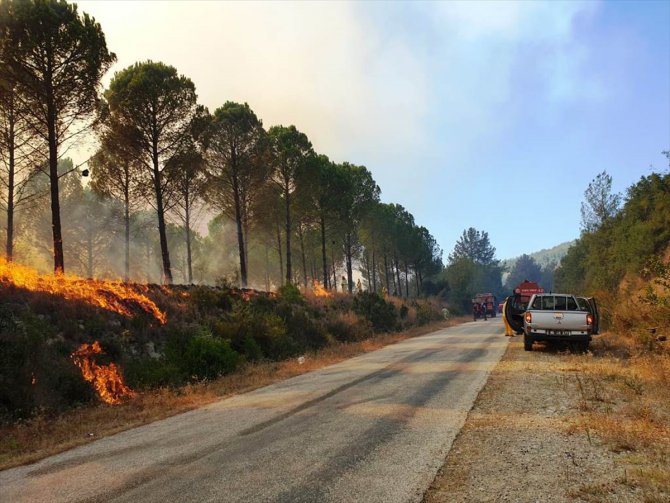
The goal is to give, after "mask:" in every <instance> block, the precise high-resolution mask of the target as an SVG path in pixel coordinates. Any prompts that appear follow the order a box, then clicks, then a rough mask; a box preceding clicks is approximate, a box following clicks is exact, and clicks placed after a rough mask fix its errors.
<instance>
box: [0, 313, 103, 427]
mask: <svg viewBox="0 0 670 503" xmlns="http://www.w3.org/2000/svg"><path fill="white" fill-rule="evenodd" d="M0 305H1V306H2V308H1V309H0V416H4V417H11V418H21V417H28V416H30V415H31V414H32V413H33V412H34V411H35V410H37V409H40V410H44V411H49V412H50V411H58V410H62V409H64V408H67V407H71V406H73V405H76V404H79V403H84V402H88V401H90V400H91V399H92V398H93V396H94V393H93V390H92V389H91V387H90V386H89V385H88V383H86V381H84V379H83V377H82V376H81V372H80V371H79V369H78V368H77V367H76V366H75V365H74V364H73V363H72V361H71V359H70V358H69V355H70V353H71V351H72V350H73V349H74V347H73V346H72V345H71V344H68V343H66V342H65V341H60V340H59V339H58V338H57V337H56V334H55V333H54V327H53V326H52V325H51V323H50V322H49V320H48V319H47V318H46V317H44V316H36V315H35V314H34V313H32V312H30V311H29V310H28V309H27V308H26V306H18V305H12V304H10V303H4V305H3V304H2V302H0Z"/></svg>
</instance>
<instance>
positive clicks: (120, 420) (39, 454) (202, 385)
mask: <svg viewBox="0 0 670 503" xmlns="http://www.w3.org/2000/svg"><path fill="white" fill-rule="evenodd" d="M464 321H468V320H467V319H465V318H455V319H452V320H449V321H442V322H436V323H432V324H428V325H424V326H421V327H415V328H413V329H411V330H409V331H406V332H401V333H400V332H398V333H391V334H382V335H378V336H376V337H373V338H370V339H366V340H363V341H359V342H353V343H341V344H335V345H332V346H329V347H326V348H323V349H320V350H317V351H312V352H308V353H306V354H305V355H304V358H300V359H298V358H291V359H288V360H286V361H281V362H257V363H249V364H247V365H245V366H243V367H242V368H240V369H239V370H238V371H236V372H234V373H232V374H229V375H225V376H222V377H220V378H218V379H215V380H211V381H203V382H198V383H193V384H187V385H185V386H181V387H178V388H160V389H157V390H151V391H145V392H140V393H138V395H137V397H136V398H134V399H132V400H129V401H127V402H125V403H123V404H121V405H118V406H116V407H108V406H103V405H97V406H85V407H79V408H77V409H74V410H71V411H68V412H65V413H63V414H61V415H60V416H58V417H55V418H54V417H49V416H41V415H38V416H36V417H34V418H32V419H30V420H26V421H20V422H17V423H13V424H11V425H4V426H0V469H6V468H10V467H12V466H17V465H21V464H26V463H30V462H33V461H36V460H38V459H41V458H44V457H46V456H49V455H52V454H55V453H58V452H62V451H64V450H67V449H70V448H72V447H75V446H77V445H82V444H85V443H88V442H91V441H93V440H95V439H97V438H101V437H104V436H108V435H112V434H114V433H118V432H120V431H123V430H127V429H130V428H133V427H136V426H140V425H143V424H147V423H150V422H153V421H156V420H159V419H163V418H166V417H169V416H172V415H175V414H179V413H181V412H186V411H188V410H191V409H194V408H197V407H200V406H202V405H205V404H207V403H211V402H213V401H215V400H219V399H221V398H224V397H228V396H231V395H234V394H238V393H244V392H247V391H251V390H253V389H256V388H259V387H262V386H266V385H268V384H272V383H273V382H277V381H281V380H284V379H288V378H290V377H294V376H297V375H300V374H304V373H306V372H310V371H312V370H316V369H319V368H322V367H324V366H327V365H332V364H334V363H337V362H340V361H342V360H345V359H347V358H352V357H354V356H356V355H359V354H362V353H366V352H370V351H375V350H377V349H379V348H381V347H383V346H386V345H389V344H393V343H396V342H399V341H401V340H404V339H407V338H409V337H416V336H419V335H424V334H426V333H429V332H431V331H433V330H437V329H440V328H444V327H447V326H453V325H457V324H459V323H463V322H464Z"/></svg>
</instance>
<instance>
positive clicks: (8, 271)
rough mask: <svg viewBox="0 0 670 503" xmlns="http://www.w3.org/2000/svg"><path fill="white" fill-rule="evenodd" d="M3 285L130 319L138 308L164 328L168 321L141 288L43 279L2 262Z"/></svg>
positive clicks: (70, 277) (0, 279) (0, 278)
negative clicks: (76, 302) (81, 303)
mask: <svg viewBox="0 0 670 503" xmlns="http://www.w3.org/2000/svg"><path fill="white" fill-rule="evenodd" d="M0 283H12V284H14V285H15V286H17V287H19V288H25V289H26V290H30V291H34V292H46V293H51V294H55V295H60V296H62V297H64V298H66V299H69V300H83V301H85V302H88V303H89V304H92V305H94V306H98V307H101V308H103V309H107V310H109V311H113V312H115V313H118V314H121V315H123V316H128V317H131V316H133V312H132V310H131V309H130V306H131V305H132V304H136V305H138V306H139V307H141V308H142V309H143V310H144V311H146V312H147V313H149V314H151V315H152V316H154V317H155V318H156V319H157V320H158V321H159V322H160V323H161V324H164V323H165V322H166V321H167V318H166V316H165V314H164V313H163V312H161V310H160V309H158V306H156V304H155V303H154V302H153V301H152V300H151V299H149V298H148V297H146V296H145V295H143V294H141V293H138V292H137V291H135V289H137V287H135V289H133V287H131V286H130V285H126V284H124V283H120V282H112V281H100V280H91V279H82V278H79V277H77V276H73V275H69V274H63V275H58V276H51V275H41V274H39V273H38V272H37V271H35V270H34V269H30V268H29V267H25V266H22V265H18V264H16V263H14V262H7V260H5V259H4V258H0Z"/></svg>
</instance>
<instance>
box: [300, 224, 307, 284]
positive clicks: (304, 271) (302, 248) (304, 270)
mask: <svg viewBox="0 0 670 503" xmlns="http://www.w3.org/2000/svg"><path fill="white" fill-rule="evenodd" d="M298 237H299V238H300V258H301V260H302V285H303V286H304V287H305V288H307V258H306V256H305V234H304V233H303V230H302V225H299V226H298Z"/></svg>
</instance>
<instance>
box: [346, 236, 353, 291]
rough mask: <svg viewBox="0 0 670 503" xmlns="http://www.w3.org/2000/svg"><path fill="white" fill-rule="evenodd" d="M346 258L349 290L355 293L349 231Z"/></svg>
mask: <svg viewBox="0 0 670 503" xmlns="http://www.w3.org/2000/svg"><path fill="white" fill-rule="evenodd" d="M345 254H346V259H347V287H348V290H349V293H353V291H354V275H353V270H352V267H351V233H350V232H347V237H346V250H345Z"/></svg>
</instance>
